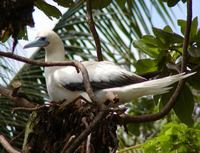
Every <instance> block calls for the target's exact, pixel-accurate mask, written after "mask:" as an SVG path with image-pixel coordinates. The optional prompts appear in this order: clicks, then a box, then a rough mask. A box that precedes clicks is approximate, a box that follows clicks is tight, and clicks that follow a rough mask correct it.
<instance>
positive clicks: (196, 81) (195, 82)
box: [188, 72, 200, 90]
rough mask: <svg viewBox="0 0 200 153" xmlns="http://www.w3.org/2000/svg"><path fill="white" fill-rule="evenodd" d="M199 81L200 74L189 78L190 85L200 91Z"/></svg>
mask: <svg viewBox="0 0 200 153" xmlns="http://www.w3.org/2000/svg"><path fill="white" fill-rule="evenodd" d="M199 80H200V72H197V73H196V74H195V75H193V76H191V77H189V78H188V82H189V84H190V85H191V86H192V87H193V88H195V89H197V90H200V81H199Z"/></svg>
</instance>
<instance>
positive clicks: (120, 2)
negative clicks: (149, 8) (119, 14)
mask: <svg viewBox="0 0 200 153" xmlns="http://www.w3.org/2000/svg"><path fill="white" fill-rule="evenodd" d="M116 2H117V4H118V5H119V6H120V7H121V8H122V9H123V8H125V4H126V0H116Z"/></svg>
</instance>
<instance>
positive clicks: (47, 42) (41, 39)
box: [24, 30, 63, 50]
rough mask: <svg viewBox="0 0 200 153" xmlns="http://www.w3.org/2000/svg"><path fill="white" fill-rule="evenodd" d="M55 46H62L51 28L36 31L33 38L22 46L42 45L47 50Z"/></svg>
mask: <svg viewBox="0 0 200 153" xmlns="http://www.w3.org/2000/svg"><path fill="white" fill-rule="evenodd" d="M56 46H63V43H62V40H61V39H60V37H59V36H58V35H57V34H56V33H55V32H54V31H52V30H43V31H40V32H38V34H37V36H36V38H35V40H34V41H32V42H30V43H28V44H26V45H25V46H24V48H32V47H42V48H45V49H47V50H48V48H55V47H56Z"/></svg>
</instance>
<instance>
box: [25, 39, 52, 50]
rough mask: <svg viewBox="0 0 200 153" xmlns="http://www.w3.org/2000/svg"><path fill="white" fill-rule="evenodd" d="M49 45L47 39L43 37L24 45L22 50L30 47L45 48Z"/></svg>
mask: <svg viewBox="0 0 200 153" xmlns="http://www.w3.org/2000/svg"><path fill="white" fill-rule="evenodd" d="M48 44H49V41H48V40H47V38H45V37H39V38H36V39H35V40H34V41H32V42H30V43H28V44H26V45H25V46H24V49H25V48H31V47H45V46H47V45H48Z"/></svg>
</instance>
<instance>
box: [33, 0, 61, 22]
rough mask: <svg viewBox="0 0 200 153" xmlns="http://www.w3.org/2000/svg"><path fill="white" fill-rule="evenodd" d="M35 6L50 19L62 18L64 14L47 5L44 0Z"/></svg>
mask: <svg viewBox="0 0 200 153" xmlns="http://www.w3.org/2000/svg"><path fill="white" fill-rule="evenodd" d="M35 6H36V7H37V8H38V9H40V10H41V11H43V12H44V13H45V14H46V15H47V16H48V17H49V18H50V19H52V18H51V17H55V18H57V19H58V18H59V17H61V16H62V13H61V12H60V11H59V10H58V9H57V8H56V7H55V6H53V5H50V4H48V3H46V2H45V1H43V0H37V1H35Z"/></svg>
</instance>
